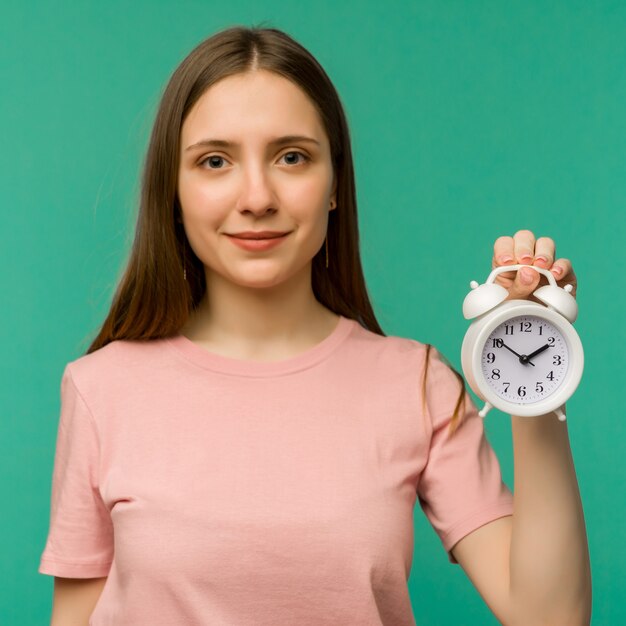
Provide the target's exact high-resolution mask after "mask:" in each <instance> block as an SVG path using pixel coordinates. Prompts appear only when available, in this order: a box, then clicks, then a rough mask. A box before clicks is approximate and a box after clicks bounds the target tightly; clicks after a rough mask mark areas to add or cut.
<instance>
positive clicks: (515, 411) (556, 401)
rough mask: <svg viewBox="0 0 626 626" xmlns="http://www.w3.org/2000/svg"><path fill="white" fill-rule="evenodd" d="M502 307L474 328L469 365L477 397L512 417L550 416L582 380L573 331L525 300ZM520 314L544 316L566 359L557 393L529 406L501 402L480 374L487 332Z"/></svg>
mask: <svg viewBox="0 0 626 626" xmlns="http://www.w3.org/2000/svg"><path fill="white" fill-rule="evenodd" d="M503 304H507V305H508V306H506V307H504V308H502V309H500V310H498V311H493V310H492V311H491V312H490V314H489V315H488V316H487V317H486V318H485V319H483V320H482V324H481V325H480V328H478V329H477V331H476V337H475V339H474V341H473V346H472V354H471V355H470V363H471V365H472V370H473V379H474V381H475V383H476V385H477V386H478V389H479V390H480V393H479V394H478V395H480V396H481V397H482V399H483V400H485V401H486V402H489V403H490V404H491V405H492V406H494V407H495V408H497V409H499V410H501V411H503V412H506V413H511V414H512V415H519V416H522V417H533V416H537V415H544V414H547V413H551V412H552V411H554V409H557V408H559V407H561V406H563V405H564V404H565V402H567V400H568V399H569V398H570V397H571V396H572V394H573V393H574V391H576V388H577V387H578V384H579V382H580V379H581V378H582V373H583V369H584V351H583V347H582V342H581V341H580V337H579V336H578V333H577V332H576V329H575V328H574V327H573V325H572V324H571V323H570V322H569V321H568V320H567V319H566V318H565V317H563V316H562V315H561V314H560V313H557V312H556V311H554V310H552V309H550V308H547V307H545V306H543V305H541V304H537V303H536V302H529V301H526V300H509V301H507V302H506V303H503ZM520 315H534V316H535V317H545V319H546V320H547V321H549V322H551V323H552V324H554V325H555V326H556V327H557V328H558V329H559V331H560V332H561V335H562V336H563V338H564V339H565V342H566V344H567V349H568V354H569V359H570V364H569V367H568V371H567V373H566V375H565V379H564V380H563V382H562V383H561V385H560V386H559V388H558V389H557V391H555V392H554V393H553V394H552V395H550V396H549V397H548V398H545V399H543V400H539V401H538V402H533V403H530V404H515V403H514V402H508V401H507V400H504V399H502V398H501V397H500V396H498V395H497V394H496V393H495V392H494V391H493V389H492V388H491V387H489V386H488V385H487V384H486V382H485V379H484V375H483V372H482V363H481V359H482V351H483V347H484V344H485V341H486V340H487V338H488V337H489V335H490V334H491V332H492V331H493V330H494V329H495V328H496V327H497V326H499V325H500V324H502V322H504V321H505V320H507V319H511V318H513V317H518V316H520ZM478 346H480V349H478Z"/></svg>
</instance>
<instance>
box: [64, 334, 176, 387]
mask: <svg viewBox="0 0 626 626" xmlns="http://www.w3.org/2000/svg"><path fill="white" fill-rule="evenodd" d="M165 341H166V340H165V339H150V340H143V341H135V340H127V339H118V340H115V341H112V342H110V343H108V344H106V345H105V346H103V347H102V348H99V349H98V350H95V351H94V352H91V353H88V354H83V355H81V356H79V357H78V358H76V359H73V360H71V361H68V362H67V364H66V366H65V371H64V376H65V375H68V374H69V375H70V376H71V378H72V380H73V382H74V385H75V386H76V387H77V388H78V389H79V391H81V393H83V394H84V395H86V396H89V395H91V394H92V393H93V392H94V391H96V390H99V389H102V388H107V387H108V388H114V387H115V386H116V383H117V382H121V381H128V380H129V379H132V378H133V377H136V376H141V372H142V371H145V370H146V368H150V367H151V366H155V365H157V364H158V361H159V359H160V355H161V354H162V347H163V343H164V342H165Z"/></svg>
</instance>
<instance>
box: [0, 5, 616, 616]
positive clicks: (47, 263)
mask: <svg viewBox="0 0 626 626" xmlns="http://www.w3.org/2000/svg"><path fill="white" fill-rule="evenodd" d="M260 22H263V24H262V25H264V26H272V27H276V28H280V29H283V30H285V31H287V32H288V33H289V34H291V35H292V36H293V37H295V38H296V39H297V40H298V41H300V42H301V43H302V44H303V45H304V46H305V47H307V48H308V49H309V50H310V51H311V52H312V53H313V54H314V55H315V56H316V57H317V59H318V60H319V61H320V62H321V63H322V65H323V66H324V67H325V68H326V70H327V72H328V74H329V75H330V77H331V79H332V80H333V81H334V83H335V85H336V87H337V89H338V91H339V93H340V95H341V98H342V101H343V103H344V105H345V107H346V112H347V115H348V119H349V123H350V128H351V133H352V137H353V149H354V156H355V164H356V176H357V190H358V200H359V212H360V226H361V237H362V253H363V263H364V268H365V273H366V278H367V280H368V286H369V290H370V293H371V296H372V299H373V302H374V305H375V309H376V312H377V315H378V317H379V321H380V323H381V325H382V326H383V328H384V330H385V332H386V333H387V334H395V335H402V336H409V337H413V338H416V339H418V340H420V341H425V342H426V341H427V342H430V343H433V344H434V345H436V346H437V347H438V348H439V349H440V350H441V351H442V352H443V353H444V354H445V355H446V356H448V358H449V359H450V361H451V362H452V363H453V365H454V366H455V367H456V368H457V369H458V370H459V371H460V347H461V341H462V338H463V335H464V333H465V330H466V328H467V325H468V324H467V322H466V321H465V319H464V318H463V316H462V313H461V303H462V300H463V298H464V296H465V294H466V292H467V291H468V289H469V281H470V280H472V279H476V280H478V281H479V282H484V280H485V279H486V277H487V275H488V273H489V272H490V270H491V257H492V252H493V243H494V241H495V240H496V238H497V237H498V236H500V235H511V236H512V235H513V234H514V233H515V232H516V231H517V230H519V229H522V228H528V229H530V230H531V231H533V233H535V235H536V236H537V237H539V236H549V237H552V238H553V239H554V240H555V242H556V246H557V256H558V257H565V258H568V259H570V260H571V261H572V262H573V265H574V269H575V271H576V275H577V277H578V281H579V286H578V295H577V299H578V302H579V309H580V312H579V318H578V320H577V321H576V323H575V327H576V329H577V330H578V332H579V334H580V336H581V339H582V342H583V346H584V348H585V371H584V373H583V378H582V381H581V384H580V386H579V388H578V390H577V392H576V394H575V395H574V396H573V397H572V399H571V400H570V401H569V402H568V403H567V408H568V422H567V424H568V431H569V435H570V440H571V446H572V452H573V457H574V462H575V465H576V471H577V476H578V480H579V485H580V492H581V496H582V500H583V506H584V511H585V519H586V524H587V531H588V535H589V547H590V554H591V561H592V575H593V623H594V624H618V623H626V608H625V604H624V602H623V598H624V595H623V594H624V580H626V575H625V566H624V562H625V559H624V557H625V556H626V554H625V549H624V541H623V539H624V532H623V527H624V525H623V515H624V509H625V505H624V456H623V450H624V444H623V440H624V421H623V401H622V400H621V398H622V393H623V390H624V385H625V383H626V381H625V379H624V358H623V349H624V344H625V342H624V339H625V331H624V316H623V314H622V312H623V310H624V305H625V304H626V303H625V301H624V270H625V267H624V254H623V242H624V239H625V234H626V233H625V230H626V229H625V223H626V220H625V218H624V196H625V192H626V176H625V173H626V172H625V169H626V165H625V164H626V160H625V158H624V149H625V147H626V117H625V103H626V72H625V71H624V63H625V61H626V58H625V53H626V37H625V35H624V34H625V33H626V6H625V5H624V4H623V3H621V2H609V1H604V2H601V1H599V2H593V3H588V2H578V1H574V0H560V1H555V0H551V1H545V2H540V1H537V0H534V1H524V2H522V1H511V2H500V1H495V0H494V1H489V2H487V1H467V2H460V1H449V2H442V1H441V0H438V1H428V2H387V3H386V4H385V5H383V3H380V2H375V1H367V2H359V3H356V2H355V3H347V2H344V3H341V2H340V3H337V2H331V1H329V0H324V1H319V0H318V1H316V2H315V3H308V2H307V3H300V2H290V3H288V2H259V1H254V2H252V1H247V2H230V3H216V2H200V1H191V0H186V1H178V2H154V1H153V2H147V1H145V0H136V1H135V2H119V1H109V2H107V3H106V4H103V3H91V2H65V3H59V2H48V1H40V2H30V3H18V2H16V1H10V2H7V1H5V2H3V5H2V8H1V9H0V81H1V83H0V84H1V85H2V89H1V92H2V95H1V96H0V137H1V139H2V146H3V149H2V150H1V151H0V186H1V188H2V226H3V227H2V229H0V238H1V243H2V245H1V247H0V250H1V254H2V265H1V267H2V283H3V292H4V299H3V301H4V306H3V307H2V316H3V323H2V325H1V330H0V332H1V333H2V335H1V340H2V352H3V358H2V361H1V364H0V367H1V368H2V389H1V393H2V398H1V401H2V417H3V419H2V420H0V441H2V452H3V453H2V455H0V476H1V478H0V480H1V481H2V491H3V500H4V502H3V506H2V514H1V515H0V530H1V532H0V537H1V542H2V544H1V546H0V553H1V554H2V559H1V561H0V568H1V569H0V577H1V579H2V581H3V584H2V585H1V586H0V623H1V624H3V625H5V624H6V625H19V626H26V625H31V624H32V625H35V624H43V623H48V621H47V620H48V619H49V616H50V610H51V599H52V580H53V579H52V577H48V576H43V575H41V574H38V573H37V567H38V564H39V557H40V554H41V552H42V550H43V547H44V543H45V539H46V534H47V528H48V516H49V498H50V485H51V472H52V462H53V455H54V443H55V436H56V428H57V421H58V411H59V396H58V394H59V384H60V376H61V373H62V370H63V367H64V365H65V363H66V362H67V361H69V360H72V359H74V358H77V357H78V356H79V355H80V354H82V353H84V351H85V350H86V348H87V345H88V342H89V340H90V339H91V337H93V336H94V334H95V331H96V329H97V328H98V326H99V324H101V322H102V321H103V319H104V316H105V313H106V311H107V310H108V306H109V303H110V299H111V296H112V292H113V289H114V287H115V285H116V283H117V280H118V277H119V275H120V273H121V270H122V265H123V263H124V261H125V258H126V253H127V251H128V249H129V246H130V243H131V240H132V235H133V233H132V228H133V226H134V220H135V208H136V199H137V195H138V176H139V171H140V163H141V160H142V158H143V155H144V150H145V147H146V142H147V137H148V134H149V132H150V128H151V124H152V121H153V115H154V113H155V109H156V106H157V103H158V101H159V97H160V93H161V90H162V89H163V87H164V85H165V83H166V81H167V80H168V78H169V76H170V75H171V73H172V71H173V70H174V69H175V67H176V66H177V65H178V64H179V63H180V61H182V59H183V58H184V57H185V56H186V54H187V53H188V52H189V51H190V50H191V49H192V47H194V46H195V45H196V44H197V43H199V42H200V41H201V40H202V39H204V38H206V37H208V36H209V35H211V34H213V33H214V32H216V31H217V30H220V29H222V28H226V27H228V26H232V25H235V24H243V25H248V26H250V25H257V24H259V23H260ZM485 424H486V429H487V433H488V437H489V440H490V441H491V443H492V445H493V446H494V448H495V450H496V452H497V455H498V458H499V460H500V464H501V467H502V472H503V476H504V479H505V482H507V484H508V485H509V486H510V487H512V486H513V449H512V440H511V425H510V418H509V416H508V415H506V414H503V413H500V412H498V411H495V410H493V411H492V412H491V413H489V415H488V416H487V418H486V422H485ZM415 533H416V535H415V551H414V559H413V567H412V573H411V578H410V580H409V588H410V594H411V599H412V603H413V608H414V612H415V617H416V620H417V622H418V624H420V625H427V624H437V625H441V624H465V625H467V624H483V625H484V624H496V623H497V622H496V620H495V618H494V617H493V615H492V614H491V612H490V611H489V609H488V608H487V607H486V605H485V603H484V601H483V600H482V599H481V597H480V596H479V595H478V593H477V592H476V590H475V589H474V587H473V586H472V584H471V583H470V582H469V579H468V578H467V577H466V575H465V573H464V572H463V570H462V569H461V568H460V566H451V565H450V564H449V563H448V560H447V557H446V555H445V552H444V551H443V549H442V547H441V545H440V543H439V540H438V538H437V536H436V535H435V533H434V531H433V529H432V528H431V527H430V525H429V524H428V521H427V520H426V518H425V517H424V515H423V513H422V511H421V509H420V508H419V505H417V504H416V509H415Z"/></svg>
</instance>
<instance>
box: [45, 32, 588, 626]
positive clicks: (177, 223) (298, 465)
mask: <svg viewBox="0 0 626 626" xmlns="http://www.w3.org/2000/svg"><path fill="white" fill-rule="evenodd" d="M358 241H359V238H358V223H357V211H356V199H355V186H354V171H353V164H352V157H351V148H350V138H349V133H348V127H347V123H346V118H345V115H344V112H343V109H342V106H341V103H340V100H339V97H338V95H337V93H336V91H335V89H334V87H333V85H332V84H331V82H330V80H329V78H328V77H327V75H326V73H325V72H324V70H323V69H322V68H321V67H320V65H319V64H318V63H317V62H316V61H315V59H314V58H313V57H312V56H311V55H310V53H309V52H307V51H306V50H305V49H304V48H303V47H302V46H300V45H299V44H298V43H296V42H295V41H294V40H293V39H292V38H290V37H289V36H288V35H286V34H285V33H283V32H281V31H279V30H276V29H271V28H264V29H262V28H243V27H236V28H231V29H228V30H225V31H222V32H219V33H217V34H215V35H214V36H212V37H210V38H209V39H207V40H205V41H204V42H202V43H201V44H200V45H199V46H197V47H196V48H195V49H194V50H193V51H192V52H191V53H190V54H189V56H188V57H187V58H186V59H185V60H184V61H183V62H182V63H181V65H180V66H179V67H178V68H177V70H176V71H175V72H174V74H173V76H172V77H171V80H170V81H169V83H168V85H167V87H166V89H165V93H164V95H163V98H162V102H161V105H160V107H159V110H158V113H157V117H156V122H155V125H154V129H153V133H152V137H151V140H150V145H149V148H148V153H147V159H146V163H145V172H144V177H143V186H142V195H141V206H140V211H139V217H138V224H137V231H136V237H135V241H134V245H133V248H132V252H131V256H130V259H129V262H128V265H127V269H126V272H125V274H124V275H123V277H122V280H121V282H120V285H119V287H118V289H117V291H116V293H115V296H114V299H113V303H112V306H111V309H110V312H109V314H108V316H107V318H106V320H105V322H104V324H103V326H102V328H101V330H100V332H99V334H98V335H97V337H96V338H95V340H94V341H93V343H92V344H91V346H90V348H89V350H88V352H87V354H85V355H83V356H81V357H80V358H78V359H76V360H74V361H72V362H70V363H68V364H67V366H66V368H65V371H64V373H63V377H62V383H61V398H62V409H61V415H60V422H59V430H58V438H57V448H56V456H55V465H54V473H53V484H52V505H51V516H50V529H49V535H48V540H47V544H46V546H45V550H44V552H43V554H42V557H41V564H40V567H39V572H41V573H43V574H49V575H53V576H55V577H56V578H55V581H56V585H55V601H54V608H53V623H54V621H55V620H56V621H57V623H58V624H61V623H63V619H64V616H68V615H72V616H73V617H76V615H77V614H79V613H80V611H82V612H83V613H82V615H83V616H84V618H83V619H84V622H83V623H85V624H86V623H89V624H92V625H93V626H101V625H105V624H107V625H109V624H115V625H116V626H124V625H127V624H128V625H131V624H132V625H133V626H136V625H138V624H150V625H151V626H157V625H160V624H163V625H168V626H171V625H172V624H194V625H195V624H198V625H203V624H216V625H217V624H219V625H221V626H222V625H223V626H243V625H255V626H262V625H270V624H271V625H273V626H274V625H276V624H315V625H322V624H329V625H330V624H332V625H333V626H336V625H338V624H341V625H351V624H355V625H374V624H385V625H389V626H404V625H407V626H408V625H412V624H415V620H414V617H413V612H412V607H411V602H410V598H409V594H408V587H407V579H408V577H409V573H410V567H411V559H412V554H413V547H414V537H413V509H414V505H415V503H416V501H418V500H419V503H420V506H421V508H422V510H423V511H424V513H425V515H426V516H427V518H428V520H429V521H430V522H431V524H432V526H433V529H434V531H435V532H436V533H437V534H438V536H439V538H440V540H441V542H442V546H443V548H444V549H445V550H446V551H447V553H448V558H449V560H450V562H452V563H460V564H461V565H462V567H463V569H464V570H465V571H466V572H467V574H468V576H469V577H470V579H471V580H472V582H473V583H474V584H475V585H476V587H477V589H478V591H479V592H480V593H481V595H482V596H483V598H484V599H485V601H486V602H487V604H488V605H489V607H490V608H491V610H492V611H493V612H494V614H495V615H496V616H497V617H498V619H499V620H500V621H501V622H502V623H507V624H511V623H513V621H514V620H522V621H519V623H525V624H530V623H538V622H535V621H532V619H535V618H536V616H537V613H538V612H541V613H542V615H543V616H547V615H549V616H552V617H554V618H558V619H566V620H568V621H563V622H559V621H550V622H549V623H551V624H557V623H568V624H574V623H583V622H582V621H579V622H576V621H572V619H571V618H572V617H574V616H581V617H580V619H584V618H583V617H582V615H583V613H585V611H587V607H588V605H587V602H586V599H587V596H586V595H585V594H586V593H587V589H588V582H587V581H588V570H587V567H588V565H587V561H586V543H585V533H584V525H583V523H582V512H581V510H580V503H579V500H578V491H577V485H576V480H575V477H574V474H573V468H572V467H571V465H568V463H567V460H568V459H569V457H567V455H566V452H567V451H568V450H569V448H568V444H567V436H566V433H564V431H563V428H565V427H564V426H562V425H561V424H560V423H558V422H556V421H550V422H548V419H549V417H548V416H546V417H545V421H543V422H541V424H540V423H539V421H537V422H536V423H535V424H534V425H533V424H529V421H528V420H525V423H522V421H520V422H519V423H514V424H513V426H514V436H515V454H516V463H517V462H518V460H519V467H518V466H517V465H516V491H517V487H518V481H519V490H520V492H521V495H520V496H519V497H520V498H521V499H520V500H518V495H516V499H515V516H513V511H514V501H513V494H512V493H511V491H510V490H509V489H508V487H507V486H506V485H505V483H504V482H503V481H502V477H501V473H500V467H499V464H498V460H497V457H496V455H495V453H494V451H493V449H492V448H491V446H490V444H489V442H488V441H487V439H486V436H485V432H484V430H483V422H482V419H481V418H480V417H479V416H478V414H477V409H476V407H475V405H474V403H473V401H472V399H471V397H470V396H469V394H468V393H467V392H466V390H465V387H464V384H463V378H462V377H461V376H460V374H459V373H458V372H456V371H455V370H454V369H453V368H452V367H451V366H450V365H449V363H447V360H446V359H445V357H444V356H443V355H442V354H441V353H440V352H438V351H437V349H436V348H434V347H433V346H431V345H430V344H427V343H420V342H419V341H417V340H414V339H409V338H403V337H397V336H386V335H385V334H384V333H383V331H382V330H381V328H380V326H379V325H378V323H377V321H376V318H375V315H374V312H373V311H372V307H371V304H370V300H369V298H368V295H367V290H366V287H365V281H364V278H363V271H362V268H361V261H360V257H359V246H358ZM506 254H508V256H510V257H511V258H510V260H508V261H507V260H504V259H503V260H502V261H501V260H500V256H502V255H506ZM524 254H528V255H529V259H525V258H524V256H523V255H524ZM541 254H543V255H545V256H546V261H545V262H542V261H540V260H539V259H540V256H539V255H541ZM500 262H503V263H507V262H509V263H513V262H523V263H530V262H537V263H539V264H540V265H541V266H542V267H551V268H552V270H553V271H554V272H555V274H556V272H557V270H558V269H560V270H561V275H560V276H558V278H559V279H561V280H562V281H565V280H567V281H568V282H574V281H575V277H574V275H573V272H572V268H571V264H570V263H569V261H568V260H566V259H559V260H558V261H557V262H554V242H553V241H552V240H551V239H549V238H545V237H544V238H540V239H538V240H537V241H535V239H534V236H533V234H532V233H531V232H530V231H519V232H518V233H516V235H515V236H514V237H501V238H499V239H498V240H497V241H496V244H495V246H494V266H495V264H499V263H500ZM536 275H537V274H536V273H535V272H533V277H532V281H533V282H532V283H531V285H524V284H523V283H522V282H521V273H519V278H517V277H516V276H515V275H513V276H511V275H510V273H509V275H507V276H501V277H500V282H501V284H504V285H505V286H506V287H507V288H509V290H510V295H511V297H527V296H529V294H531V293H532V291H533V290H534V289H535V288H536V287H537V283H538V280H537V279H536V278H535V276H536ZM513 419H515V418H513ZM544 436H545V437H547V438H548V439H549V443H545V442H543V441H542V442H540V441H539V438H540V437H541V438H544ZM539 443H541V444H542V446H543V447H546V446H547V447H550V446H552V447H551V448H550V449H549V450H545V451H544V450H543V449H542V448H541V447H540V446H539V445H537V444H539ZM535 448H536V449H535ZM518 454H519V459H518ZM548 456H550V461H549V460H548ZM555 456H556V457H558V458H556V459H555V458H554V457H555ZM544 457H545V458H544ZM555 460H556V461H558V462H559V463H554V461H555ZM561 461H562V463H561ZM535 465H536V466H535ZM557 465H558V467H557ZM541 472H544V473H543V475H542V476H541V478H542V481H543V482H542V484H541V485H536V484H530V481H531V480H532V478H533V477H534V476H535V475H536V474H541ZM518 473H520V476H518ZM527 483H529V484H527ZM543 483H548V484H545V485H544V484H543ZM555 501H556V502H555ZM537 515H541V516H542V517H541V523H540V524H539V523H538V518H537ZM518 516H519V521H518V519H517V518H518ZM566 522H567V523H566ZM539 549H541V551H539ZM536 568H540V570H541V577H540V580H541V585H540V586H539V585H535V580H536V576H537V571H536ZM564 578H566V579H567V580H566V581H564ZM86 581H88V582H86ZM573 591H576V593H577V595H573ZM555 594H556V595H555ZM581 594H582V596H581ZM546 611H547V612H548V613H546ZM522 618H525V619H527V621H523V619H522ZM528 620H530V621H528ZM73 623H74V622H73ZM546 623H548V622H546Z"/></svg>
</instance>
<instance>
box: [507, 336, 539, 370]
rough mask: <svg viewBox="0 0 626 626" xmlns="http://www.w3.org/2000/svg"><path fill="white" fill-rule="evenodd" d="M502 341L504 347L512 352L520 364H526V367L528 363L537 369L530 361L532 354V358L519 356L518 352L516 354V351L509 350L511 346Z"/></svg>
mask: <svg viewBox="0 0 626 626" xmlns="http://www.w3.org/2000/svg"><path fill="white" fill-rule="evenodd" d="M500 341H501V342H502V345H503V346H504V347H505V348H506V349H507V350H509V351H510V352H512V353H513V354H514V355H515V356H516V357H517V358H518V359H519V362H520V363H522V364H524V365H526V363H528V364H529V365H532V366H533V367H535V364H534V363H532V362H531V361H530V360H529V359H530V356H532V354H531V355H530V356H526V355H524V354H517V352H515V350H513V348H509V346H507V345H506V344H505V343H504V341H502V339H501V340H500Z"/></svg>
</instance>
